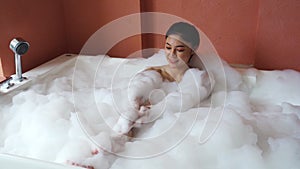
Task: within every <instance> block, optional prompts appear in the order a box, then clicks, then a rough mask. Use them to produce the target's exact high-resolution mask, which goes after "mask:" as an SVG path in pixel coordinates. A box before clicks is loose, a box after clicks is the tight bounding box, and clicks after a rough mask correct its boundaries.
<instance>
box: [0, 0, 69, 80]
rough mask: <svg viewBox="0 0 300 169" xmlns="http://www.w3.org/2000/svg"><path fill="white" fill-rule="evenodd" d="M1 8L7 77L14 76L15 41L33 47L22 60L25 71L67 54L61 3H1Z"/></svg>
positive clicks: (1, 51)
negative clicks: (11, 45)
mask: <svg viewBox="0 0 300 169" xmlns="http://www.w3.org/2000/svg"><path fill="white" fill-rule="evenodd" d="M0 4H1V5H0V59H1V64H2V67H3V75H4V76H6V77H8V76H10V75H12V74H14V73H15V64H14V54H13V52H12V51H11V50H10V49H9V47H8V46H9V43H10V41H11V40H12V39H13V38H15V37H22V38H23V39H25V40H27V41H28V42H29V43H30V48H29V51H28V52H27V53H26V54H25V55H24V56H23V57H22V65H23V71H27V70H29V69H31V68H34V67H36V66H38V65H40V64H42V63H44V62H46V61H48V60H50V59H52V58H54V57H56V56H58V55H60V54H62V53H64V52H65V49H66V36H65V29H64V26H63V25H64V18H63V16H64V14H63V4H62V1H61V0H43V1H41V0H30V1H27V0H13V1H7V0H0ZM0 73H1V72H0ZM0 76H1V74H0Z"/></svg>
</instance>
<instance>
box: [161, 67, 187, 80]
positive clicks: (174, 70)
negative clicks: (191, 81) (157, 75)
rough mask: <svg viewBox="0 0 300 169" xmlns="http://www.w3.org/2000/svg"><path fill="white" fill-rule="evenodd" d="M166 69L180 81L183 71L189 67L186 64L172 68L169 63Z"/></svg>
mask: <svg viewBox="0 0 300 169" xmlns="http://www.w3.org/2000/svg"><path fill="white" fill-rule="evenodd" d="M166 68H167V69H166V71H167V72H168V73H169V74H170V75H171V76H172V77H173V78H174V79H175V80H176V81H177V82H180V81H181V79H182V77H183V75H184V73H185V72H186V71H187V70H188V69H189V67H188V66H187V65H184V66H182V67H176V68H172V67H170V66H169V65H167V66H166Z"/></svg>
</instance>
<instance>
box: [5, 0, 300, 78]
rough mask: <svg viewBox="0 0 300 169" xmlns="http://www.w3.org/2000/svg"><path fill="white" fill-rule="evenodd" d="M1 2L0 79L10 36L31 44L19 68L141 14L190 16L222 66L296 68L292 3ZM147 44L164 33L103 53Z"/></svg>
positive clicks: (9, 59)
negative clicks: (127, 18) (226, 62)
mask: <svg viewBox="0 0 300 169" xmlns="http://www.w3.org/2000/svg"><path fill="white" fill-rule="evenodd" d="M0 4H1V5H0V37H1V38H0V59H1V60H0V65H2V67H3V72H1V70H0V76H1V74H2V75H5V76H7V77H8V76H10V75H11V74H14V71H15V70H14V69H15V68H14V56H13V53H12V51H10V49H9V48H8V45H9V42H10V40H11V39H12V38H14V37H23V38H24V39H26V40H28V41H29V43H30V44H31V46H30V49H29V52H28V53H27V54H25V55H24V57H23V59H22V62H23V70H24V71H26V70H29V69H31V68H34V67H36V66H38V65H40V64H42V63H44V62H46V61H48V60H50V59H52V58H54V57H56V56H58V55H60V54H62V53H68V52H69V53H79V52H80V51H81V49H82V46H83V45H84V44H85V42H86V41H87V40H88V38H89V37H90V36H91V35H93V33H95V32H96V31H97V30H98V29H99V28H101V27H102V26H103V25H106V24H107V23H110V22H111V21H113V20H115V19H117V18H120V17H123V16H126V15H129V14H132V13H138V12H140V11H142V12H143V11H144V12H146V11H156V12H164V13H169V14H173V15H176V16H179V17H182V18H185V19H187V20H189V21H190V22H192V23H194V24H195V25H196V26H197V27H199V28H200V29H201V30H202V31H203V32H204V33H206V35H207V36H208V37H209V38H210V40H211V41H212V43H213V44H214V46H215V47H216V49H217V51H218V53H219V55H220V56H221V57H222V58H223V59H225V60H226V61H228V62H229V63H239V64H254V65H255V66H256V67H258V68H260V69H283V68H293V69H297V70H300V65H299V63H300V60H299V58H300V56H299V55H300V49H299V44H300V34H299V32H300V22H299V18H300V13H299V12H298V11H300V1H299V0H244V1H236V0H226V1H221V0H189V1H186V0H176V1H174V0H164V1H162V0H151V1H150V0H126V1H119V0H89V1H83V0H43V1H40V0H31V1H26V0H14V1H7V0H0ZM20 18H21V19H20ZM119 29H120V30H122V27H121V28H119ZM112 36H113V35H112ZM108 37H110V35H108V36H107V38H103V40H104V41H105V40H108ZM151 47H158V48H161V47H163V36H152V35H147V36H142V37H141V36H140V35H137V36H133V37H129V38H127V39H124V40H122V41H121V42H119V43H117V44H116V45H115V46H114V47H113V48H112V49H111V50H110V51H109V53H108V54H109V55H111V56H118V57H126V56H128V55H132V53H136V51H139V50H141V49H142V48H151ZM99 48H101V46H99Z"/></svg>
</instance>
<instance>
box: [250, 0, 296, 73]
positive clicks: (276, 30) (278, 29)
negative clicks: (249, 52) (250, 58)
mask: <svg viewBox="0 0 300 169" xmlns="http://www.w3.org/2000/svg"><path fill="white" fill-rule="evenodd" d="M259 15H260V17H259V20H258V30H257V39H256V41H257V47H256V55H255V56H256V57H255V67H257V68H259V69H285V68H291V69H297V70H299V71H300V1H299V0H262V1H260V7H259Z"/></svg>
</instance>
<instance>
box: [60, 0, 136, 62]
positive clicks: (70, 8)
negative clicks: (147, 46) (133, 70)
mask: <svg viewBox="0 0 300 169" xmlns="http://www.w3.org/2000/svg"><path fill="white" fill-rule="evenodd" d="M139 12H140V1H139V0H126V1H120V0H88V1H83V0H64V15H65V27H66V30H67V32H66V35H67V49H68V51H69V52H71V53H79V52H80V50H81V48H82V47H83V45H84V44H85V43H86V41H87V40H88V38H89V37H90V36H91V35H93V33H95V32H96V31H97V30H98V29H100V28H101V27H102V26H104V25H106V24H108V23H110V22H111V21H114V20H116V19H118V18H120V17H123V16H126V15H129V14H133V13H139ZM118 29H122V28H118ZM113 33H114V32H113V31H112V34H111V36H114V35H113ZM106 40H108V39H103V41H106ZM128 44H130V45H128ZM99 48H101V46H99ZM136 50H141V36H134V37H131V38H128V39H125V40H124V41H122V42H120V43H119V44H117V45H116V46H115V47H114V48H113V49H111V50H110V51H109V52H108V54H109V55H111V56H119V57H122V56H127V55H130V54H131V53H133V52H135V51H136Z"/></svg>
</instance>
